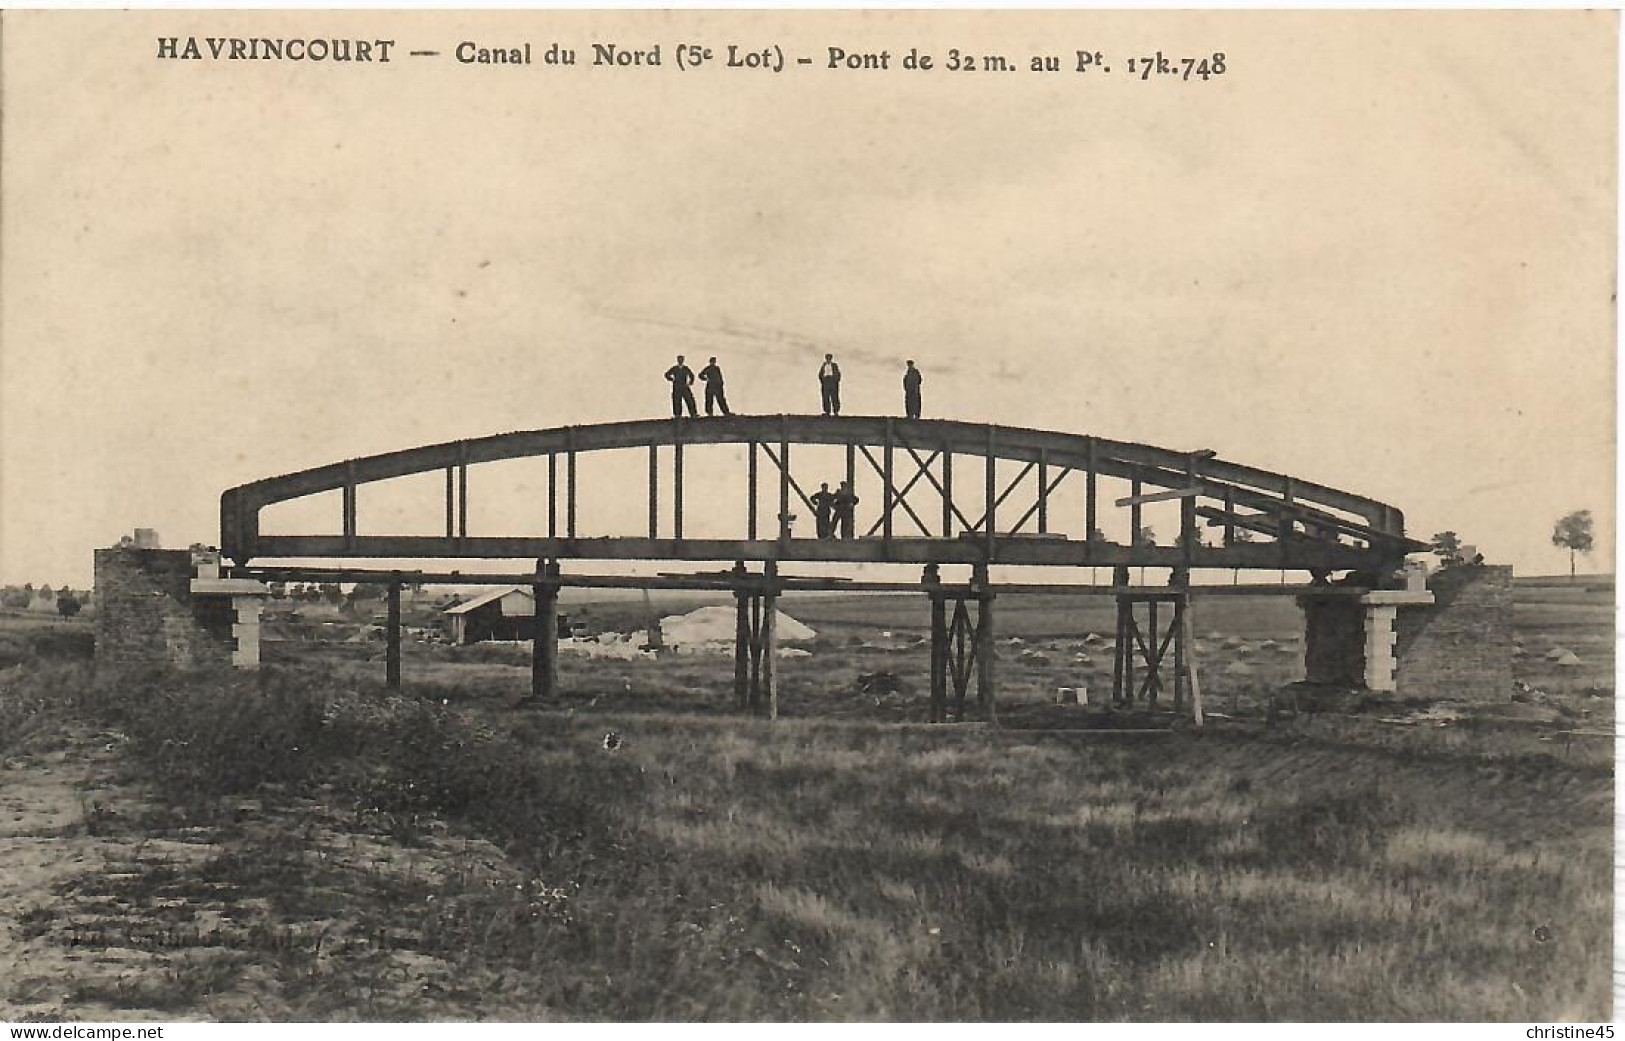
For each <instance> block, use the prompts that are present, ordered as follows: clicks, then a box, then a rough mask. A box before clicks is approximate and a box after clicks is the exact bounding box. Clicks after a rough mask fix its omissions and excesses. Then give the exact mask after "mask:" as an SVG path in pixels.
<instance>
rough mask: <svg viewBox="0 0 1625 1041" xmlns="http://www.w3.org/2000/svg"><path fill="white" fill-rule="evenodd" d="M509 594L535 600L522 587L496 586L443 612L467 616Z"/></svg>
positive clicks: (530, 593) (533, 595) (533, 596)
mask: <svg viewBox="0 0 1625 1041" xmlns="http://www.w3.org/2000/svg"><path fill="white" fill-rule="evenodd" d="M509 593H519V594H520V595H522V596H524V597H525V598H527V599H530V600H534V599H535V598H536V597H535V594H533V593H532V592H531V591H530V590H528V589H526V588H525V587H524V586H498V587H497V588H495V589H488V590H486V591H485V592H483V593H481V594H480V595H479V596H476V597H473V598H471V599H468V600H464V601H463V602H462V603H460V604H453V605H452V606H450V607H448V608H446V609H445V611H446V613H447V614H467V613H468V612H470V611H472V610H474V609H475V608H476V607H484V606H485V605H486V604H488V603H490V602H491V601H493V600H501V599H502V598H503V597H505V596H507V595H508V594H509Z"/></svg>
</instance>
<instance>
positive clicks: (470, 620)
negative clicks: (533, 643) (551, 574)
mask: <svg viewBox="0 0 1625 1041" xmlns="http://www.w3.org/2000/svg"><path fill="white" fill-rule="evenodd" d="M445 613H446V617H447V618H448V619H449V620H450V622H451V642H452V643H456V644H465V643H481V642H483V641H486V640H529V639H531V638H532V637H533V636H534V635H535V634H536V600H535V598H534V597H533V596H532V595H531V591H530V590H529V589H526V588H524V587H523V586H499V587H497V588H496V589H491V590H488V591H486V592H484V593H481V594H480V595H479V596H476V597H473V598H471V599H468V600H464V601H463V602H461V603H458V604H453V605H452V606H451V607H448V608H446V610H445Z"/></svg>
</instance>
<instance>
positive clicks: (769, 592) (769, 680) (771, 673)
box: [729, 560, 779, 719]
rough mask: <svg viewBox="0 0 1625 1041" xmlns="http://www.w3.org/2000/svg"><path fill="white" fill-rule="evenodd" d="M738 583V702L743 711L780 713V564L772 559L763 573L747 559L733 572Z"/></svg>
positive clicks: (736, 684)
mask: <svg viewBox="0 0 1625 1041" xmlns="http://www.w3.org/2000/svg"><path fill="white" fill-rule="evenodd" d="M729 574H730V577H731V578H732V579H733V585H734V610H735V621H734V703H735V705H736V706H737V707H738V708H739V710H740V711H741V712H751V713H754V714H756V715H765V716H766V717H767V718H768V719H777V718H778V716H779V664H778V650H779V627H778V620H777V615H778V595H779V580H778V579H779V567H778V563H777V562H776V561H772V560H769V561H768V562H767V564H766V567H765V568H764V570H763V574H762V575H761V576H760V577H757V576H753V575H751V574H750V573H749V572H747V571H746V570H745V564H744V562H743V561H738V562H736V563H735V564H734V566H733V570H732V571H731V572H730V573H729Z"/></svg>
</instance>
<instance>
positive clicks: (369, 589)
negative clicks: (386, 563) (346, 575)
mask: <svg viewBox="0 0 1625 1041" xmlns="http://www.w3.org/2000/svg"><path fill="white" fill-rule="evenodd" d="M388 594H389V591H388V590H387V589H386V588H385V587H384V585H383V583H381V582H357V583H356V584H355V585H354V586H352V587H351V589H350V599H351V600H352V601H355V600H382V599H383V598H384V597H385V596H387V595H388Z"/></svg>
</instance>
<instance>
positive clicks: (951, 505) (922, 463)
mask: <svg viewBox="0 0 1625 1041" xmlns="http://www.w3.org/2000/svg"><path fill="white" fill-rule="evenodd" d="M897 443H898V444H900V445H902V446H903V449H904V450H905V451H907V452H908V454H909V455H910V456H912V457H913V459H914V462H915V463H916V464H917V465H918V466H919V467H920V469H921V471H922V472H923V473H924V474H925V479H926V480H928V481H930V482H931V486H932V487H933V488H935V489H936V490H937V494H938V495H941V496H942V497H943V498H944V499H947V500H948V509H950V510H952V511H953V515H954V516H955V517H957V518H958V519H959V523H960V524H963V525H964V526H965V527H966V528H967V529H973V528H974V527H975V525H973V524H972V523H971V522H970V521H969V520H968V519H967V518H966V517H965V515H964V514H963V513H961V512H959V506H958V504H956V503H955V502H954V501H953V498H952V497H951V496H949V494H948V489H946V488H944V487H943V486H942V482H941V481H939V480H937V475H936V474H934V473H932V472H931V471H930V470H928V469H926V467H927V466H928V465H929V464H928V462H927V461H926V460H924V459H921V458H920V453H919V452H917V451H915V449H914V446H913V445H911V444H909V443H908V442H907V441H905V440H903V438H902V437H901V436H899V437H898V438H897ZM941 454H942V450H941V449H938V450H937V451H935V452H933V453H931V458H932V459H935V458H937V456H940V455H941ZM949 534H950V533H949V532H946V531H944V532H943V533H942V537H943V538H947V537H948V536H949Z"/></svg>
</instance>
